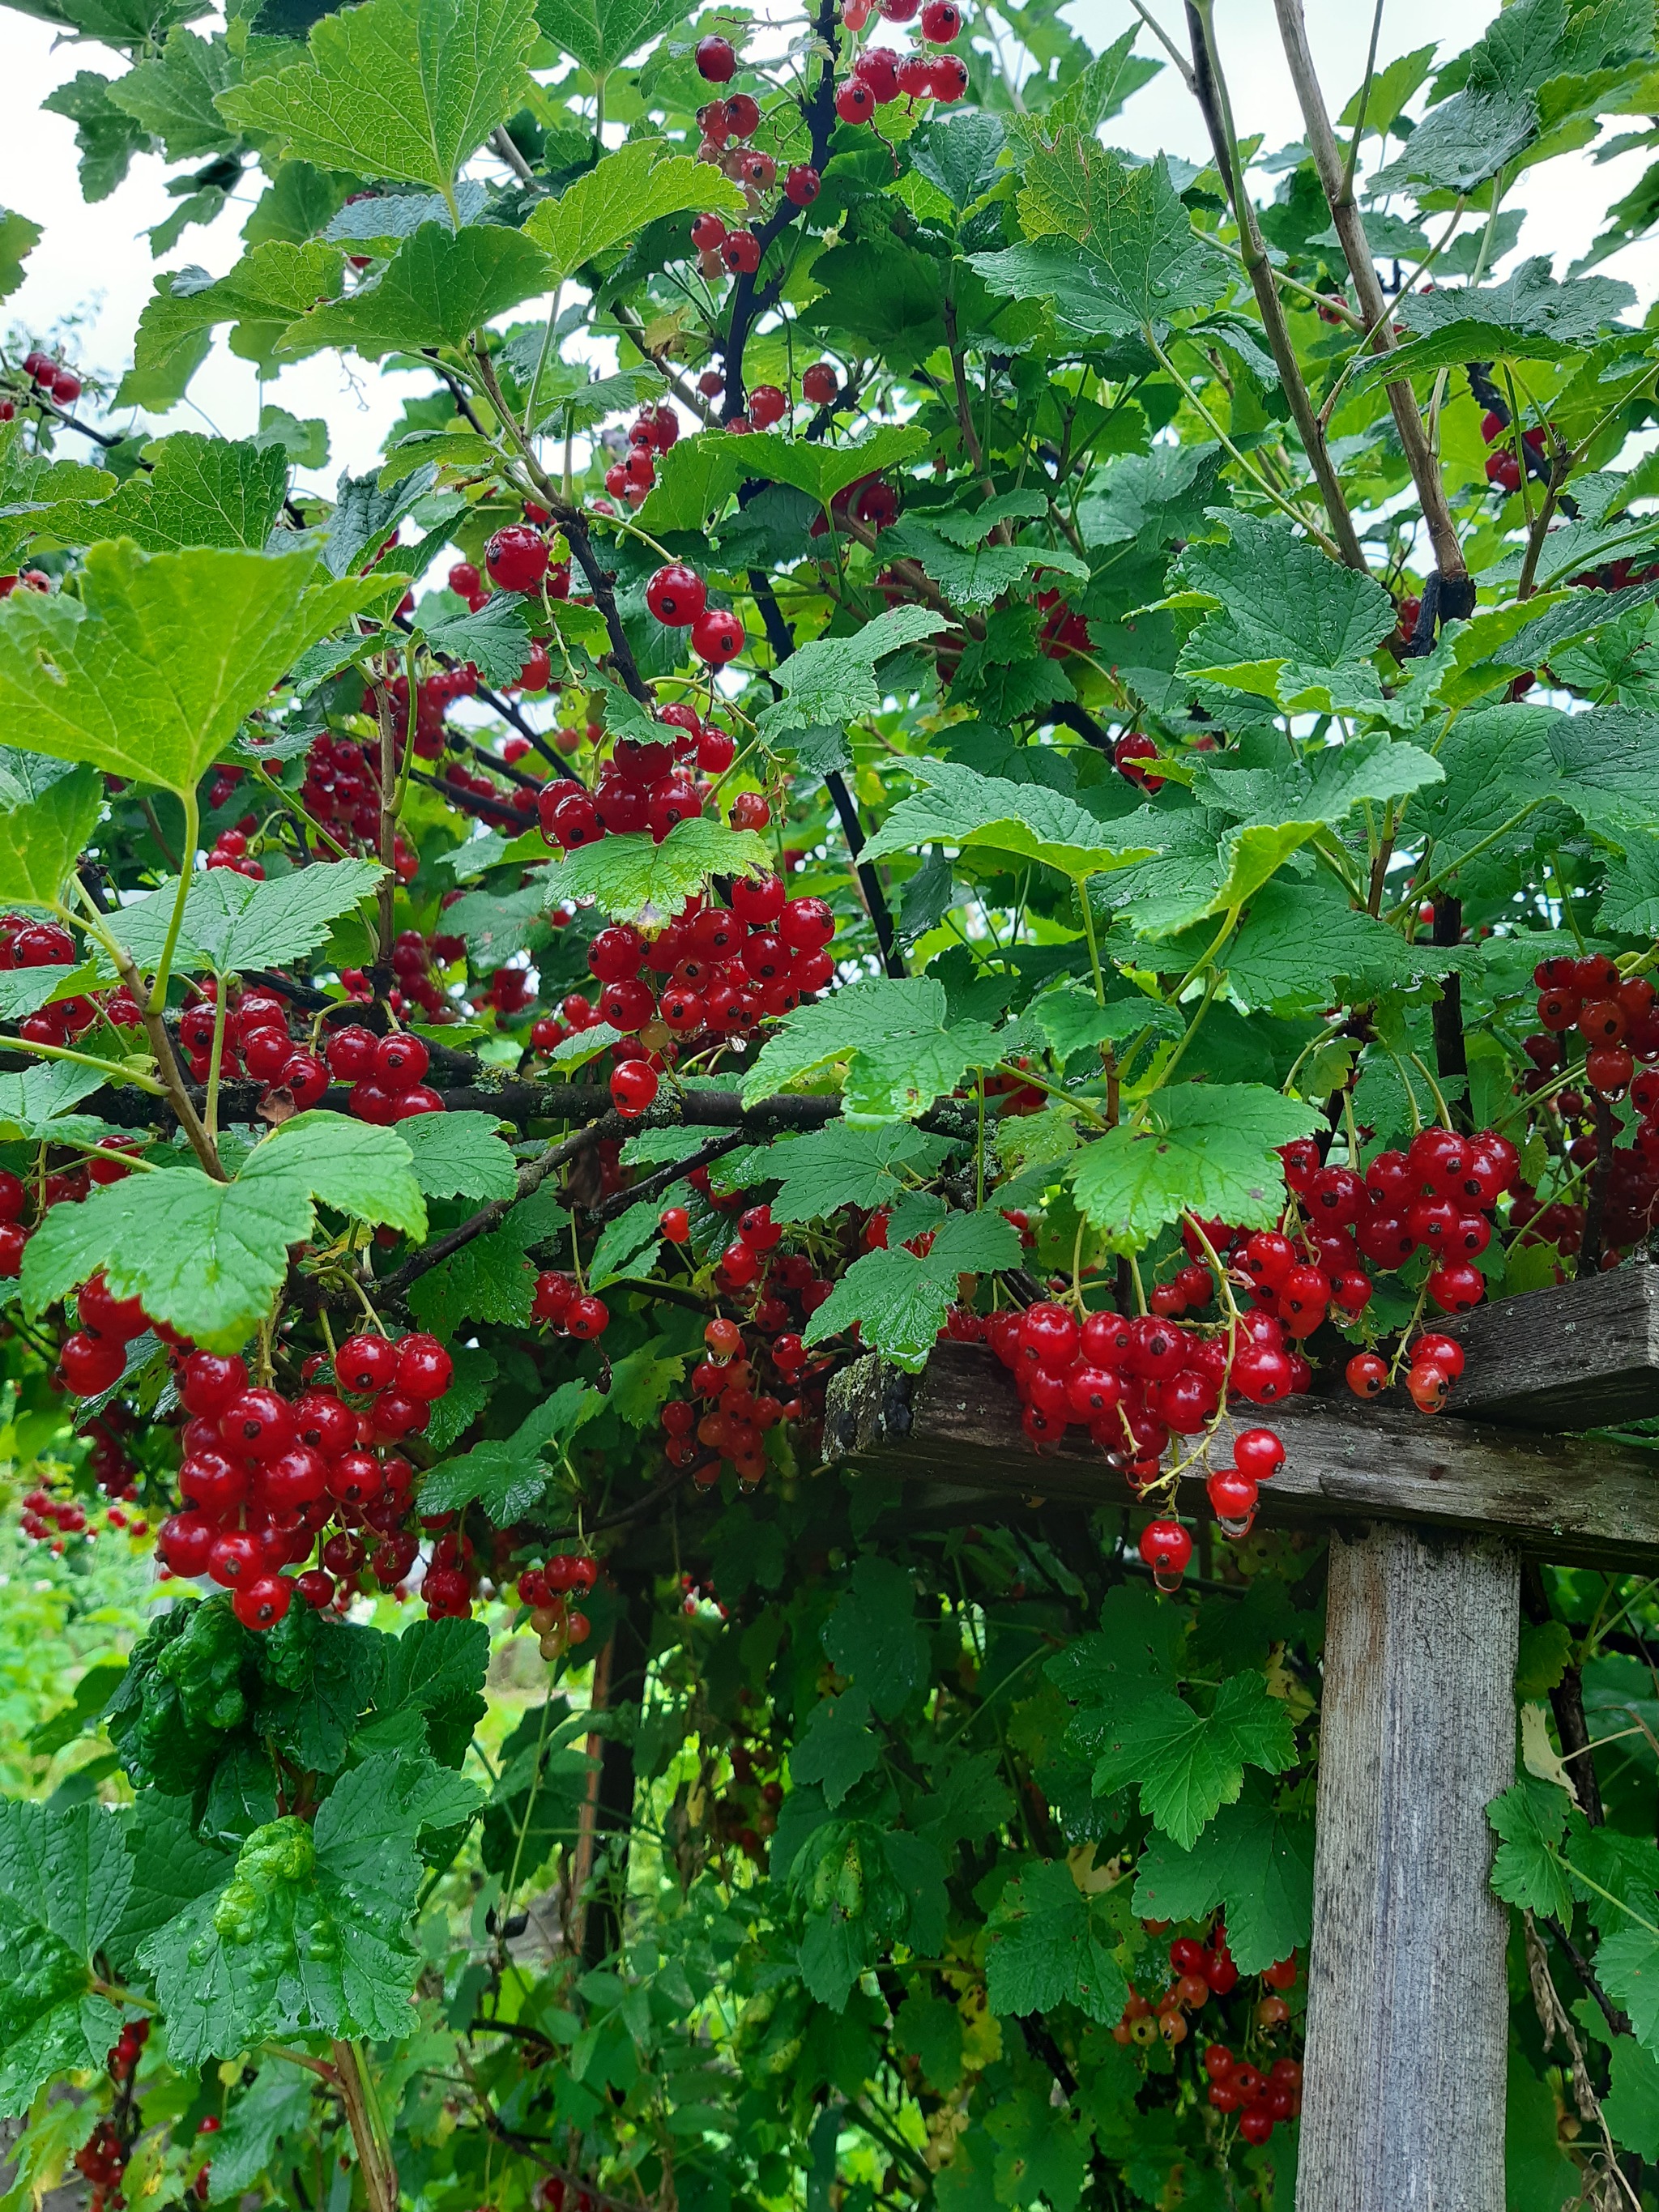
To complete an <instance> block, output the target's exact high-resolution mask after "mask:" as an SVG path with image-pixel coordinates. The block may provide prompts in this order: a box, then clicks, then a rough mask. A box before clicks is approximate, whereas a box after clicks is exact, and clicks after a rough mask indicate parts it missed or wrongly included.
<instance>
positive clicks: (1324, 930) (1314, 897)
mask: <svg viewBox="0 0 1659 2212" xmlns="http://www.w3.org/2000/svg"><path fill="white" fill-rule="evenodd" d="M1464 958H1465V956H1464V954H1463V953H1462V952H1461V951H1459V950H1458V949H1457V948H1455V947H1454V948H1447V947H1444V946H1437V945H1430V944H1425V943H1416V944H1407V941H1406V939H1405V938H1404V937H1402V936H1401V933H1400V932H1399V931H1398V930H1397V929H1390V928H1389V927H1388V925H1387V924H1386V923H1385V922H1381V921H1374V920H1373V919H1372V917H1371V916H1370V915H1368V914H1365V913H1363V912H1361V911H1359V910H1358V909H1357V908H1353V907H1352V906H1350V905H1349V903H1348V902H1347V900H1346V898H1344V897H1343V896H1342V895H1341V893H1340V891H1339V890H1335V889H1334V888H1333V889H1332V890H1329V891H1326V890H1322V889H1321V888H1319V887H1318V886H1316V885H1314V884H1290V883H1287V882H1283V881H1280V882H1276V883H1271V884H1265V885H1264V886H1263V888H1262V889H1261V890H1260V891H1259V892H1258V893H1257V894H1256V896H1255V898H1254V899H1252V901H1251V902H1250V911H1249V918H1248V919H1247V921H1245V923H1244V926H1243V928H1242V929H1241V930H1240V931H1239V933H1238V935H1237V937H1236V938H1235V939H1233V941H1232V943H1231V945H1229V946H1228V948H1227V951H1226V952H1225V956H1224V963H1223V964H1225V968H1226V971H1227V982H1228V986H1229V987H1230V988H1231V990H1232V991H1234V992H1235V993H1236V994H1237V996H1238V997H1239V998H1240V999H1242V1000H1243V1002H1244V1004H1245V1005H1246V1006H1304V1005H1317V1006H1320V1007H1323V1006H1328V1004H1329V1003H1330V998H1331V984H1332V981H1333V980H1334V979H1336V978H1340V979H1342V980H1343V981H1347V982H1349V983H1350V984H1351V985H1352V986H1354V987H1360V986H1375V987H1378V988H1383V989H1398V988H1400V987H1402V986H1404V985H1405V984H1407V983H1408V982H1409V981H1411V980H1412V979H1413V977H1414V976H1417V975H1443V974H1445V973H1446V972H1447V971H1448V970H1449V969H1455V968H1456V967H1458V966H1459V965H1460V964H1462V963H1463V961H1464Z"/></svg>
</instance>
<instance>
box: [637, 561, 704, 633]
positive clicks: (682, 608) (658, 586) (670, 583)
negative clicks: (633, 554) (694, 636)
mask: <svg viewBox="0 0 1659 2212" xmlns="http://www.w3.org/2000/svg"><path fill="white" fill-rule="evenodd" d="M645 604H646V605H647V607H649V608H650V610H651V611H652V613H653V615H654V616H655V617H656V618H657V620H658V621H659V623H666V624H667V625H668V627H669V628H670V629H687V628H689V627H690V624H691V623H694V622H696V619H697V617H698V616H699V615H700V614H701V613H702V611H703V609H704V607H705V606H707V605H708V592H707V591H706V589H705V588H704V586H703V580H702V577H701V576H700V575H699V574H697V572H696V569H695V568H689V567H688V566H687V565H686V563H685V562H684V561H671V562H668V564H667V565H666V566H665V568H659V569H658V571H657V573H656V574H655V575H654V576H653V577H652V579H651V580H650V582H649V583H648V584H647V586H646V587H645Z"/></svg>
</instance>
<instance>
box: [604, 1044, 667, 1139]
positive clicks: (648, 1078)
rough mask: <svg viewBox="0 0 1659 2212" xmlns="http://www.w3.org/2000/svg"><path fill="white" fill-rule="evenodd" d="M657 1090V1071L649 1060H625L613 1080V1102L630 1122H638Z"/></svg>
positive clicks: (612, 1077) (614, 1074)
mask: <svg viewBox="0 0 1659 2212" xmlns="http://www.w3.org/2000/svg"><path fill="white" fill-rule="evenodd" d="M618 1049H620V1047H619V1048H618ZM657 1090H658V1077H657V1071H656V1069H655V1068H654V1067H653V1066H652V1065H651V1063H650V1062H649V1061H648V1060H624V1061H623V1064H622V1066H620V1067H619V1068H617V1070H616V1071H615V1073H613V1074H612V1076H611V1101H612V1103H613V1104H614V1105H615V1107H616V1109H617V1112H618V1113H619V1114H623V1115H627V1117H628V1118H629V1120H630V1121H635V1120H637V1119H638V1117H639V1116H640V1115H641V1114H643V1113H644V1112H645V1111H646V1109H647V1107H649V1105H650V1104H651V1103H652V1101H653V1099H654V1098H655V1097H656V1095H657Z"/></svg>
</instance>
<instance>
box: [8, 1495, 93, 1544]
mask: <svg viewBox="0 0 1659 2212" xmlns="http://www.w3.org/2000/svg"><path fill="white" fill-rule="evenodd" d="M18 1526H19V1527H20V1528H21V1529H22V1531H23V1534H25V1535H26V1536H27V1537H28V1538H30V1539H31V1541H33V1542H34V1543H37V1544H44V1543H50V1544H51V1546H52V1550H53V1551H54V1552H61V1551H62V1550H63V1548H64V1538H65V1537H66V1536H81V1535H84V1534H86V1528H87V1511H86V1508H85V1506H83V1505H82V1504H80V1503H79V1501H78V1500H77V1499H76V1498H54V1497H53V1496H52V1492H50V1491H49V1490H42V1489H41V1488H40V1486H38V1485H37V1486H36V1487H35V1488H34V1489H33V1490H31V1491H29V1492H27V1494H26V1495H25V1497H24V1499H23V1510H22V1511H21V1514H20V1515H19V1516H18Z"/></svg>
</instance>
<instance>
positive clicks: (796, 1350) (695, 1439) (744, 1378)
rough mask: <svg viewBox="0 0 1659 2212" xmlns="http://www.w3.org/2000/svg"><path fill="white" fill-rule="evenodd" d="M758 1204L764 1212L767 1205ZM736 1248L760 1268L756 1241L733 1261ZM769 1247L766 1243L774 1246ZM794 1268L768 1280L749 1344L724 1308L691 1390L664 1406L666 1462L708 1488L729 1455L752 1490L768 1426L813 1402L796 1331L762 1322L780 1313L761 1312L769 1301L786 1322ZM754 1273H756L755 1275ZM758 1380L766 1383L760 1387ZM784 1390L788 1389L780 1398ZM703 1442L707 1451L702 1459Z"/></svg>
mask: <svg viewBox="0 0 1659 2212" xmlns="http://www.w3.org/2000/svg"><path fill="white" fill-rule="evenodd" d="M756 1210H757V1211H758V1212H764V1211H765V1209H764V1207H761V1208H757V1209H756ZM745 1218H747V1217H746V1216H745ZM778 1233H781V1232H778ZM774 1241H775V1237H774ZM734 1249H741V1250H742V1251H743V1253H744V1255H745V1263H746V1264H747V1265H748V1266H749V1267H750V1268H751V1269H753V1270H757V1269H758V1261H757V1257H756V1255H755V1252H754V1248H753V1246H751V1245H747V1244H745V1245H743V1246H741V1247H732V1248H731V1249H728V1251H727V1254H726V1260H728V1261H729V1260H730V1258H731V1256H732V1250H734ZM765 1249H769V1247H767V1248H765ZM724 1264H725V1263H724V1262H722V1267H724ZM801 1265H802V1267H805V1272H806V1273H807V1274H808V1275H810V1274H811V1268H810V1267H809V1266H807V1265H806V1263H805V1261H803V1262H802V1263H801ZM792 1273H793V1271H788V1270H780V1271H779V1284H778V1286H777V1287H776V1288H774V1287H771V1286H769V1288H768V1291H767V1294H766V1297H765V1298H763V1300H761V1301H760V1302H759V1304H757V1309H756V1315H755V1320H756V1322H757V1328H756V1335H757V1338H758V1339H759V1341H757V1342H751V1343H750V1344H749V1345H748V1346H746V1347H745V1343H744V1333H743V1330H742V1328H740V1327H739V1325H738V1323H737V1322H735V1321H732V1320H730V1319H728V1318H727V1316H725V1315H723V1314H720V1315H717V1316H715V1317H714V1320H713V1321H711V1322H709V1323H708V1326H707V1328H705V1329H704V1330H703V1333H702V1340H703V1345H704V1347H705V1349H706V1352H707V1354H708V1357H707V1358H703V1359H701V1360H699V1361H698V1363H697V1364H696V1367H694V1368H693V1369H692V1370H691V1381H690V1389H691V1394H692V1395H691V1396H690V1397H689V1398H671V1399H670V1400H669V1401H668V1402H667V1403H666V1405H665V1406H664V1407H663V1409H662V1416H661V1419H662V1425H663V1430H664V1433H665V1435H666V1437H667V1438H668V1444H667V1455H668V1463H669V1465H670V1466H671V1467H676V1468H690V1470H691V1479H692V1480H693V1481H694V1482H695V1483H696V1484H697V1486H699V1488H701V1489H710V1488H712V1487H713V1486H714V1484H715V1483H717V1482H718V1481H719V1480H720V1473H721V1468H722V1465H723V1463H724V1462H730V1463H731V1465H732V1468H734V1469H735V1470H736V1473H737V1477H738V1482H739V1483H740V1484H741V1486H743V1488H744V1490H753V1489H755V1488H756V1487H757V1486H758V1485H759V1484H760V1483H761V1482H762V1481H763V1480H764V1479H765V1474H766V1434H767V1431H769V1429H775V1428H776V1427H777V1426H778V1425H779V1423H780V1422H787V1421H799V1420H801V1419H804V1418H805V1415H806V1413H807V1411H808V1404H807V1401H806V1398H805V1396H804V1395H801V1376H802V1370H804V1369H805V1368H806V1366H807V1365H808V1361H809V1355H808V1353H807V1351H806V1349H805V1346H804V1345H803V1344H802V1342H801V1340H800V1336H799V1332H798V1331H796V1330H794V1329H793V1328H786V1329H781V1330H778V1331H776V1332H775V1333H774V1334H771V1335H770V1337H768V1336H767V1334H766V1332H765V1329H764V1327H763V1320H773V1319H775V1318H776V1317H777V1314H764V1315H763V1308H764V1307H765V1306H766V1305H767V1304H770V1305H772V1306H773V1307H774V1308H775V1309H777V1310H778V1313H781V1317H782V1318H783V1319H785V1320H786V1321H787V1319H788V1318H789V1317H790V1316H789V1315H788V1312H787V1307H785V1306H784V1304H783V1300H782V1297H781V1295H780V1291H781V1285H782V1282H783V1280H784V1279H788V1278H789V1277H790V1276H791V1275H792ZM753 1279H754V1277H753V1274H752V1273H751V1275H750V1280H751V1281H752V1280H753ZM768 1366H769V1367H770V1369H771V1370H772V1374H773V1376H774V1377H775V1381H776V1385H777V1387H776V1389H772V1388H771V1387H769V1386H768V1385H767V1384H766V1382H765V1377H764V1376H763V1371H762V1370H763V1369H764V1368H766V1367H768ZM757 1384H760V1385H761V1386H762V1387H761V1388H759V1389H757V1387H756V1386H757ZM779 1391H783V1392H785V1393H787V1395H785V1396H779V1395H778V1392H779ZM699 1402H701V1403H702V1405H704V1406H705V1407H707V1408H708V1410H707V1411H706V1412H704V1413H701V1414H700V1413H698V1410H697V1407H698V1404H699ZM699 1445H701V1446H702V1449H703V1451H704V1452H706V1453H708V1454H709V1455H710V1456H709V1457H708V1458H707V1459H704V1460H702V1461H700V1460H699V1458H698V1446H699Z"/></svg>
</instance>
